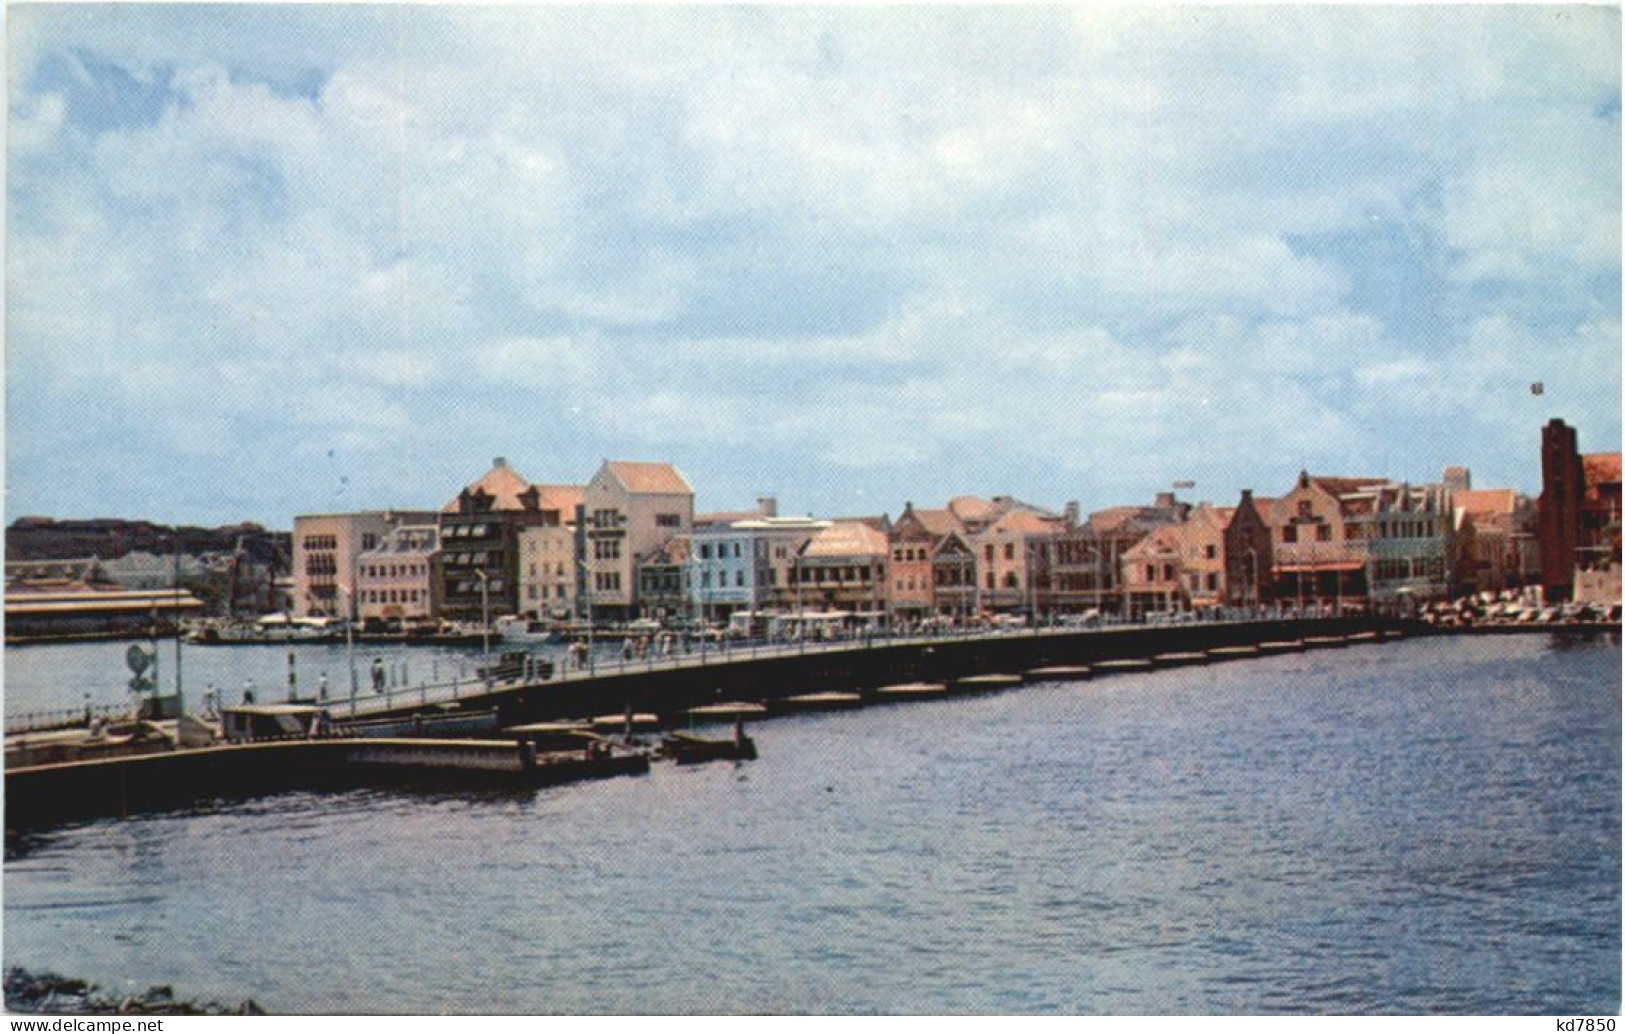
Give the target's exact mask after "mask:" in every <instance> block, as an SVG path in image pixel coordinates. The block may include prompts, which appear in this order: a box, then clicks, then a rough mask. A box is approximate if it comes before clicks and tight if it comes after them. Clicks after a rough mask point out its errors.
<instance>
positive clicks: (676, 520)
mask: <svg viewBox="0 0 1625 1034" xmlns="http://www.w3.org/2000/svg"><path fill="white" fill-rule="evenodd" d="M682 526H683V518H682V515H681V514H675V513H657V514H655V527H657V528H681V527H682Z"/></svg>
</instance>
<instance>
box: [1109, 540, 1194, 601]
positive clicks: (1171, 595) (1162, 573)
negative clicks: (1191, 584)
mask: <svg viewBox="0 0 1625 1034" xmlns="http://www.w3.org/2000/svg"><path fill="white" fill-rule="evenodd" d="M1180 546H1181V535H1180V526H1179V525H1177V524H1165V525H1163V526H1162V527H1159V528H1154V529H1153V530H1152V531H1151V533H1150V534H1148V535H1146V536H1145V537H1144V538H1142V539H1141V540H1140V541H1138V542H1136V543H1135V544H1134V545H1132V546H1130V547H1129V548H1128V549H1127V550H1126V551H1124V553H1123V558H1122V599H1123V613H1124V614H1125V615H1127V616H1128V617H1130V618H1137V617H1140V616H1142V615H1144V614H1148V613H1151V612H1152V611H1176V610H1182V609H1184V608H1183V606H1182V603H1183V602H1184V597H1183V583H1182V581H1181V579H1180V561H1181V558H1182V557H1181V549H1180Z"/></svg>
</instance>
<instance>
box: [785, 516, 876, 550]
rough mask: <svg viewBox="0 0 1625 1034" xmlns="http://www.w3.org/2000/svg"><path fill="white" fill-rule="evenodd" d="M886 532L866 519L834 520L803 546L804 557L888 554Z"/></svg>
mask: <svg viewBox="0 0 1625 1034" xmlns="http://www.w3.org/2000/svg"><path fill="white" fill-rule="evenodd" d="M888 548H889V547H888V545H887V541H886V534H885V532H882V531H880V530H879V529H878V528H875V527H873V526H871V525H870V524H869V523H868V522H867V521H864V520H838V521H832V522H831V523H830V526H829V527H827V528H825V529H823V530H822V531H820V532H818V534H816V535H814V536H813V537H812V538H810V539H808V540H807V544H806V545H805V546H804V547H802V550H801V555H802V556H804V557H842V556H868V555H880V556H884V555H886V553H887V551H888Z"/></svg>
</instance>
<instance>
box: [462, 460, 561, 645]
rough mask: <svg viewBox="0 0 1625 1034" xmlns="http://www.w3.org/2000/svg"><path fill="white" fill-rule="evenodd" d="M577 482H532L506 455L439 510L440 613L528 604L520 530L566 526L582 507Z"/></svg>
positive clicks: (474, 614) (509, 609) (494, 611)
mask: <svg viewBox="0 0 1625 1034" xmlns="http://www.w3.org/2000/svg"><path fill="white" fill-rule="evenodd" d="M581 495H582V491H581V489H580V487H578V486H575V485H533V484H531V483H530V482H528V481H526V480H525V479H524V478H523V477H521V476H520V475H519V473H518V472H517V471H515V470H514V469H513V468H512V467H510V466H509V465H508V461H507V460H506V459H504V458H503V457H501V456H498V457H497V458H496V459H494V460H492V462H491V469H490V470H488V471H486V472H485V474H484V475H482V476H481V477H480V478H479V480H477V481H475V482H474V483H473V484H471V485H469V486H468V487H466V488H464V489H463V490H462V491H461V492H459V493H458V494H457V498H455V499H453V500H451V501H450V502H448V503H447V504H446V505H445V507H443V508H442V509H441V511H440V563H439V564H438V565H436V576H437V578H438V580H439V583H440V584H439V598H440V606H441V616H442V617H445V618H448V619H451V620H454V621H476V622H477V621H483V620H484V619H485V616H486V615H487V614H489V616H490V617H492V618H495V617H498V616H500V615H504V614H518V613H520V612H521V611H522V610H523V609H525V608H524V602H523V601H521V599H520V595H519V570H520V568H519V556H520V547H519V534H520V532H521V531H522V530H524V529H525V528H538V527H540V528H562V527H563V526H564V525H566V524H567V523H568V522H569V521H570V520H571V519H572V518H573V517H574V515H575V512H576V508H577V507H578V506H580V505H581Z"/></svg>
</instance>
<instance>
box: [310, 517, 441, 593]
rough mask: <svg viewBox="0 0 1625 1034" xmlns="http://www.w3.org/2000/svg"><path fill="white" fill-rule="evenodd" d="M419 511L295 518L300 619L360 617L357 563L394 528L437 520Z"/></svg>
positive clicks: (376, 546) (375, 547)
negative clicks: (356, 595) (356, 594)
mask: <svg viewBox="0 0 1625 1034" xmlns="http://www.w3.org/2000/svg"><path fill="white" fill-rule="evenodd" d="M435 518H436V515H435V514H434V513H432V512H427V511H415V510H371V511H363V512H359V513H320V514H302V515H300V516H298V517H295V518H294V519H293V582H294V584H293V604H294V608H293V609H294V614H295V616H297V617H343V616H359V609H360V604H359V602H358V601H357V600H356V599H354V594H355V592H356V586H357V577H356V564H357V562H358V561H359V559H360V556H361V554H362V553H365V552H367V551H369V550H374V549H377V548H378V544H379V543H380V542H382V541H383V540H384V538H385V536H387V535H388V534H389V532H390V531H391V529H393V528H397V527H401V526H403V525H422V524H430V523H433V522H434V520H435Z"/></svg>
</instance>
